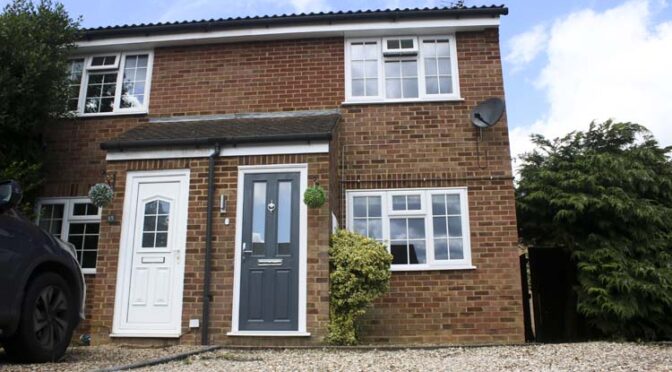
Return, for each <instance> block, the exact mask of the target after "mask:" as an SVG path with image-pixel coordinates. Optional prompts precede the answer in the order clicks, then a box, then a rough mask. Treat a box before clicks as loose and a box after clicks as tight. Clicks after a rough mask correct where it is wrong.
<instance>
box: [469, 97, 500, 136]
mask: <svg viewBox="0 0 672 372" xmlns="http://www.w3.org/2000/svg"><path fill="white" fill-rule="evenodd" d="M502 114H504V101H502V100H501V99H499V98H488V99H486V100H485V101H483V102H481V103H479V104H478V105H476V107H474V109H473V110H471V123H472V124H474V126H476V127H477V128H480V129H484V128H490V127H491V126H493V125H495V124H497V122H498V121H499V119H501V118H502Z"/></svg>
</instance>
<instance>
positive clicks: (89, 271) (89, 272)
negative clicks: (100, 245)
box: [82, 269, 96, 275]
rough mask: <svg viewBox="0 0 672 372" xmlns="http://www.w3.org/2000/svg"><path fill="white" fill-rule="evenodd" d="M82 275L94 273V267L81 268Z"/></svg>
mask: <svg viewBox="0 0 672 372" xmlns="http://www.w3.org/2000/svg"><path fill="white" fill-rule="evenodd" d="M82 274H84V275H96V269H82Z"/></svg>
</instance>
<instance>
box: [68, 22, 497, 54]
mask: <svg viewBox="0 0 672 372" xmlns="http://www.w3.org/2000/svg"><path fill="white" fill-rule="evenodd" d="M498 26H499V17H491V16H488V17H465V18H456V19H423V20H409V21H399V20H398V21H392V20H389V21H388V20H380V21H370V22H348V23H345V22H343V23H333V24H328V23H325V24H312V25H311V24H308V25H298V26H269V27H265V26H256V27H246V28H239V29H229V30H220V31H203V32H185V33H175V34H162V35H149V36H129V37H118V38H101V39H95V40H88V41H80V42H78V43H77V47H78V50H77V53H95V52H105V51H111V50H122V49H123V50H134V49H148V48H156V47H163V46H173V45H193V44H214V43H233V42H240V41H251V40H279V39H298V38H318V37H370V36H386V35H388V36H393V35H402V34H414V35H432V34H442V33H453V32H456V31H477V30H483V29H485V28H493V27H498Z"/></svg>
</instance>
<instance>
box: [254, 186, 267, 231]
mask: <svg viewBox="0 0 672 372" xmlns="http://www.w3.org/2000/svg"><path fill="white" fill-rule="evenodd" d="M252 198H253V202H252V204H253V205H252V242H254V243H263V242H265V241H266V182H255V183H254V186H253V196H252Z"/></svg>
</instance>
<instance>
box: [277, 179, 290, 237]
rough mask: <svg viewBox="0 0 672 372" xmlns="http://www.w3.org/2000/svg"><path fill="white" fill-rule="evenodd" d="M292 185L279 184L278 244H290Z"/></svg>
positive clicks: (286, 183) (285, 182)
mask: <svg viewBox="0 0 672 372" xmlns="http://www.w3.org/2000/svg"><path fill="white" fill-rule="evenodd" d="M291 201H292V183H291V182H287V181H283V182H278V243H280V244H282V243H289V241H290V235H291V228H290V227H291V222H292V203H291Z"/></svg>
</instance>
